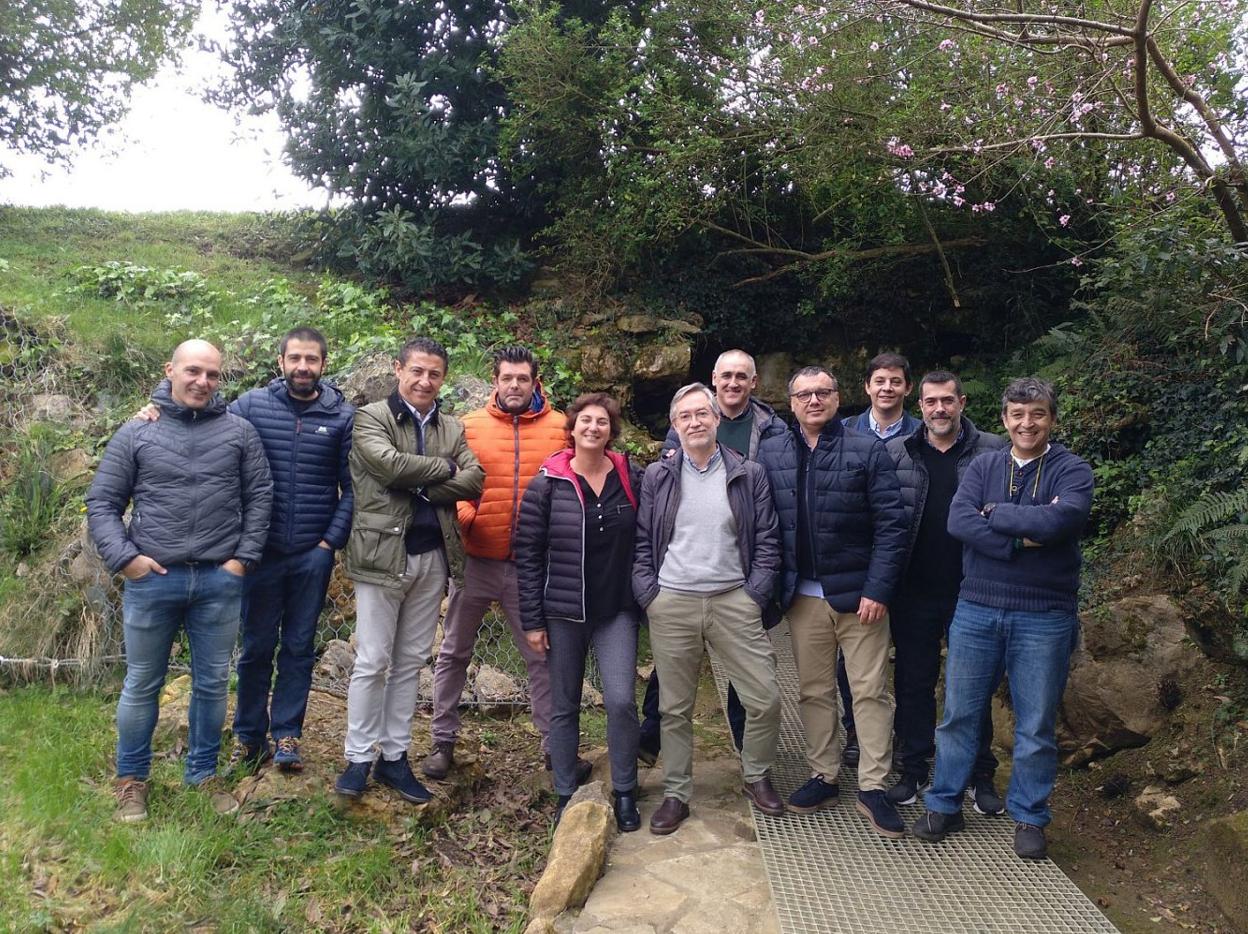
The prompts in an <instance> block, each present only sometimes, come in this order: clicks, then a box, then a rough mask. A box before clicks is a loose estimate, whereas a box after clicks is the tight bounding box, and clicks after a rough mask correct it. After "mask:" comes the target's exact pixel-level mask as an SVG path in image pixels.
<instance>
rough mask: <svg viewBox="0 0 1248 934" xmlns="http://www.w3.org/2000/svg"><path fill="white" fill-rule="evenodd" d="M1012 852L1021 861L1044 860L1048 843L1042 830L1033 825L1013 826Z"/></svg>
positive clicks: (1047, 852) (1047, 850) (1021, 824)
mask: <svg viewBox="0 0 1248 934" xmlns="http://www.w3.org/2000/svg"><path fill="white" fill-rule="evenodd" d="M1014 852H1015V853H1016V854H1018V856H1020V857H1021V858H1023V859H1044V858H1045V857H1046V856H1048V854H1049V843H1048V841H1047V840H1046V839H1045V837H1044V828H1043V827H1037V826H1035V825H1034V824H1023V823H1018V824H1015V825H1014Z"/></svg>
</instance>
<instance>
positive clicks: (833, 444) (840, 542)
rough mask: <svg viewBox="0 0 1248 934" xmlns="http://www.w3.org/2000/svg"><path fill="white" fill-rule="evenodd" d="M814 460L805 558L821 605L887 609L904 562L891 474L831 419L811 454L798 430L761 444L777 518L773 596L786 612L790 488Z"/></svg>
mask: <svg viewBox="0 0 1248 934" xmlns="http://www.w3.org/2000/svg"><path fill="white" fill-rule="evenodd" d="M807 457H811V458H813V459H814V462H813V466H814V478H813V483H812V486H811V493H812V497H813V498H812V499H811V500H810V502H809V504H808V509H809V512H810V522H809V528H810V532H811V538H812V541H811V542H810V547H811V554H812V555H813V557H814V561H815V572H816V573H817V574H818V576H819V582H820V583H821V584H822V585H823V592H824V594H826V595H827V600H828V603H829V604H830V605H831V606H832V608H833V609H835V610H836V611H837V612H838V613H854V612H857V610H858V601H859V598H861V597H864V596H865V597H867V598H869V599H871V600H875V601H876V602H878V603H884V604H887V603H888V602H889V601H890V600H892V598H893V591H894V590H896V588H897V584H898V582H899V581H900V580H901V568H902V564H903V562H904V560H905V551H906V526H905V512H904V510H903V509H902V505H901V489H900V488H899V487H898V485H897V472H896V470H894V469H893V461H892V458H890V457H889V456H888V452H887V451H886V450H885V449H884V445H883V443H882V442H881V441H880V440H879V439H878V438H876V437H875V435H870V434H859V433H858V432H856V431H853V430H852V429H849V428H846V427H845V426H844V425H843V424H842V423H841V422H840V421H838V420H836V419H833V420H832V421H830V422H829V423H828V424H827V425H826V426H825V427H824V429H823V433H822V434H821V435H820V436H819V444H818V446H817V447H816V448H815V450H813V451H812V450H810V448H809V446H808V445H807V444H806V439H805V438H804V437H803V436H802V434H801V429H800V428H797V427H794V428H793V429H792V430H791V431H787V432H785V433H784V434H783V435H780V436H776V437H771V438H767V439H766V440H764V441H763V444H762V446H761V447H760V448H759V451H758V461H759V463H760V464H762V465H763V466H764V467H765V468H766V470H767V479H768V480H770V481H771V489H772V494H773V495H774V496H775V502H776V514H777V516H778V517H779V519H780V539H781V542H782V544H783V548H784V569H783V573H782V576H781V579H780V583H779V586H778V587H777V591H776V595H777V597H779V599H780V606H781V608H782V609H788V607H789V605H790V604H791V603H792V602H793V597H794V594H795V593H796V592H797V492H798V491H797V482H798V474H799V469H798V468H799V467H800V466H801V463H802V461H803V460H804V459H805V458H807Z"/></svg>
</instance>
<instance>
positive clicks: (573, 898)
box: [529, 782, 615, 930]
mask: <svg viewBox="0 0 1248 934" xmlns="http://www.w3.org/2000/svg"><path fill="white" fill-rule="evenodd" d="M614 833H615V818H614V816H613V815H612V813H611V805H610V804H608V803H607V798H606V794H605V792H604V790H603V786H602V782H590V783H589V784H588V785H585V786H583V787H581V788H580V789H578V790H577V792H576V794H575V795H573V796H572V800H571V801H569V802H568V806H567V807H566V808H564V811H563V818H562V819H561V820H560V821H559V829H558V830H556V831H555V839H554V841H553V842H552V844H551V847H550V858H549V859H547V861H546V870H545V872H543V873H542V877H541V879H539V880H538V882H537V886H536V887H535V888H534V889H533V896H532V897H531V898H530V899H529V917H530V919H532V920H531V921H530V928H531V929H532V930H546V929H547V928H545V927H544V924H548V923H549V922H550V921H551V920H552V919H553V918H555V916H556V915H558V914H559V913H560V912H561V911H563V910H565V909H567V908H570V907H578V906H580V905H583V904H584V903H585V899H586V898H587V897H588V896H589V892H590V890H591V889H592V888H593V887H594V883H595V882H596V881H597V880H598V877H599V876H600V875H602V869H603V866H604V865H605V864H606V859H607V844H608V843H609V842H610V840H611V837H612V835H613V834H614ZM534 924H536V925H537V927H533V925H534Z"/></svg>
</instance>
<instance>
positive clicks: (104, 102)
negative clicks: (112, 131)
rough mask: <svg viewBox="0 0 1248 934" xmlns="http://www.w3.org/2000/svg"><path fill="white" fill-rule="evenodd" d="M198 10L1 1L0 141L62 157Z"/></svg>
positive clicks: (72, 0) (114, 108) (153, 65)
mask: <svg viewBox="0 0 1248 934" xmlns="http://www.w3.org/2000/svg"><path fill="white" fill-rule="evenodd" d="M198 11H199V3H198V2H196V0H5V2H4V3H0V144H2V145H3V146H5V147H6V148H8V149H9V150H12V151H14V152H20V153H34V154H36V155H39V156H42V157H43V158H45V159H47V160H48V161H49V162H68V161H70V160H71V158H72V156H73V151H74V149H75V148H76V147H79V146H81V145H83V144H84V143H87V142H90V141H91V140H93V139H94V138H96V137H97V136H98V135H99V133H100V132H101V131H102V130H103V129H104V128H106V127H107V126H109V125H110V124H113V123H115V122H116V121H117V120H118V119H120V118H121V116H122V115H123V114H124V113H125V112H126V109H127V107H128V106H129V100H130V93H131V91H132V90H133V89H134V87H135V85H137V84H140V83H142V82H143V81H146V80H147V79H149V78H151V77H152V76H153V75H154V74H155V73H156V70H157V69H158V68H159V67H160V66H161V65H162V64H163V63H164V62H166V61H169V60H171V59H173V58H174V57H175V56H176V55H177V54H178V52H179V51H180V50H181V48H182V47H183V44H184V42H185V40H186V37H187V34H188V32H189V30H190V28H191V26H192V24H193V23H194V20H195V16H196V14H197V13H198ZM4 173H5V167H4V165H3V163H2V162H0V174H4Z"/></svg>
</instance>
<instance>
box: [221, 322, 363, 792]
mask: <svg viewBox="0 0 1248 934" xmlns="http://www.w3.org/2000/svg"><path fill="white" fill-rule="evenodd" d="M326 351H327V347H326V343H325V338H324V336H323V335H322V334H321V332H320V331H317V330H316V329H315V328H308V327H302V328H295V329H294V330H293V331H290V332H289V333H288V334H286V336H285V337H283V338H282V342H281V344H280V345H279V349H278V357H277V365H278V367H279V369H280V370H281V373H282V375H281V376H280V377H278V378H277V379H274V380H273V381H272V382H270V383H269V384H268V385H267V386H264V387H261V388H259V389H252V390H251V391H250V392H246V393H244V394H243V395H241V396H240V397H239V398H238V399H236V400H235V401H234V402H233V403H232V404H231V405H230V411H231V412H233V413H235V414H236V415H241V416H242V417H243V418H245V419H247V421H249V422H251V424H252V425H254V426H255V428H256V431H257V432H259V434H260V440H261V441H262V442H263V443H264V451H265V454H266V455H267V456H268V459H269V466H270V467H271V468H272V471H273V517H272V521H271V522H270V524H269V538H268V543H267V544H266V546H265V550H264V557H263V558H262V559H261V561H260V566H259V567H258V568H257V569H256V571H255V573H254V574H251V575H250V576H248V578H247V589H246V592H245V593H244V597H243V626H242V641H243V651H242V654H241V655H240V656H239V659H238V705H237V707H236V709H235V712H234V739H235V744H234V750H233V753H232V754H231V756H230V761H231V764H233V765H234V766H236V767H239V766H244V765H245V766H250V767H255V766H258V765H259V764H261V763H262V762H264V761H265V760H266V759H267V758H268V757H269V756H270V755H273V758H274V762H276V763H277V765H278V767H279V768H281V769H283V770H289V771H299V770H300V769H302V768H303V759H302V756H301V755H300V752H299V739H300V737H301V736H302V734H303V717H304V713H305V711H306V710H307V705H308V690H309V689H310V688H311V685H312V666H313V664H314V663H315V661H316V656H315V646H316V623H317V620H318V619H319V618H320V615H321V608H322V607H323V606H324V604H325V593H326V591H327V590H328V588H329V578H330V575H331V573H332V572H333V570H334V552H335V551H336V550H338V549H340V548H342V547H343V546H344V545H346V543H347V535H348V533H349V532H350V531H351V504H352V497H351V473H350V470H349V469H348V467H347V456H348V455H349V454H350V453H351V429H352V423H353V421H354V417H355V407H354V406H353V405H351V404H350V403H349V402H347V401H346V399H345V398H344V396H343V394H342V393H341V392H339V391H338V390H337V389H335V388H334V387H333V386H330V385H328V384H326V383H322V382H321V374H322V373H323V372H324V370H325V360H326ZM279 642H280V645H281V647H280V649H279V648H278V644H279ZM274 651H277V680H276V681H273V653H274ZM270 684H272V687H273V692H272V697H271V698H270V695H269V686H270ZM270 734H271V735H272V737H273V742H274V743H275V744H276V752H275V753H274V750H273V749H272V747H270V745H269V740H268V737H269V735H270Z"/></svg>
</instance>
